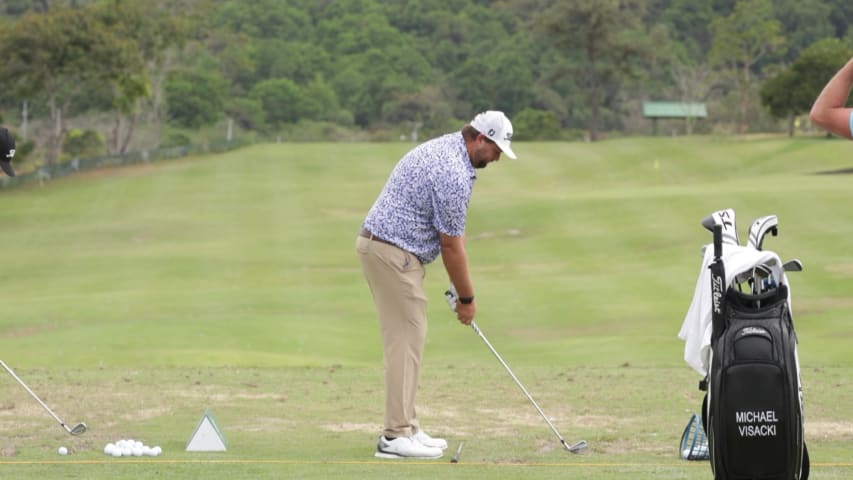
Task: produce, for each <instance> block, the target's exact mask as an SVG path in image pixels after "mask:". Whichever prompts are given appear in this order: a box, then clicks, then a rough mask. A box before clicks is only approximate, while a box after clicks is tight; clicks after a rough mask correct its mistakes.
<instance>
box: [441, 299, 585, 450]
mask: <svg viewBox="0 0 853 480" xmlns="http://www.w3.org/2000/svg"><path fill="white" fill-rule="evenodd" d="M458 298H459V294H457V293H456V287H455V286H454V285H453V284H452V283H451V284H450V287H448V289H447V291H445V292H444V300H445V301H446V302H447V306H448V307H450V309H451V310H453V311H454V312H455V311H456V300H457V299H458ZM471 328H472V329H473V330H474V332H475V333H476V334H477V336H478V337H480V338H481V339H482V340H483V343H485V344H486V346H487V347H489V350H491V351H492V354H494V356H495V358H497V359H498V361H499V362H501V365H503V366H504V368H505V369H506V371H507V373H509V376H510V377H512V379H513V380H515V384H516V385H518V388H520V389H521V391H522V392H524V394H525V395H526V396H527V399H528V400H530V403H532V404H533V406H534V407H536V411H538V412H539V415H542V418H544V419H545V422H546V423H547V424H548V426H549V427H551V430H552V431H553V432H554V434H555V435H557V438H559V439H560V443H562V444H563V447H565V449H566V450H568V451H570V452H572V453H580V452H583V451H584V450H586V449H587V447H588V446H589V445H588V444H587V442H586V440H581V441H579V442H576V443H574V444H572V445H569V444H568V443H566V441H565V440H564V439H563V436H562V435H560V432H558V431H557V428H556V427H554V424H553V423H551V420H548V417H547V416H545V412H543V411H542V409H541V408H539V404H537V403H536V400H533V397H532V396H531V395H530V393H529V392H528V391H527V389H526V388H524V385H522V384H521V381H519V380H518V377H516V376H515V374H514V373H512V370H511V369H510V368H509V365H507V364H506V362H504V359H503V358H501V356H500V355H499V354H498V351H497V350H495V347H493V346H492V344H491V343H489V340H488V339H487V338H486V336H485V335H483V332H482V331H480V328H479V327H477V324H476V323H475V322H473V321H472V322H471ZM459 448H460V449H461V448H462V447H461V445H460V447H459Z"/></svg>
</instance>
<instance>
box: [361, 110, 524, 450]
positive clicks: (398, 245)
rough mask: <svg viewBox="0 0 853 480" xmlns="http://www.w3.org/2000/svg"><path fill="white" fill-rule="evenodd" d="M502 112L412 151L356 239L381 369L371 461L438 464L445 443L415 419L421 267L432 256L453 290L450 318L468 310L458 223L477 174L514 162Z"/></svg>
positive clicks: (421, 335)
mask: <svg viewBox="0 0 853 480" xmlns="http://www.w3.org/2000/svg"><path fill="white" fill-rule="evenodd" d="M511 139H512V124H511V123H510V121H509V119H508V118H507V117H506V115H504V114H503V112H499V111H495V110H490V111H487V112H483V113H480V114H478V115H477V116H476V117H474V119H473V120H472V121H471V123H470V124H468V125H465V126H464V127H462V129H461V131H457V132H453V133H448V134H446V135H443V136H440V137H437V138H434V139H432V140H429V141H427V142H425V143H422V144H420V145H418V146H416V147H415V148H414V149H412V150H411V151H409V152H408V153H406V154H405V155H404V156H403V158H401V159H400V161H399V162H398V163H397V165H396V167H394V169H393V171H392V172H391V175H390V176H389V178H388V180H387V182H386V183H385V187H384V188H383V189H382V192H381V193H380V194H379V197H378V198H377V199H376V202H375V203H374V204H373V207H372V208H371V209H370V211H369V212H368V214H367V218H365V220H364V223H363V224H362V227H361V231H360V232H359V234H358V236H357V237H356V244H355V248H356V252H357V254H358V258H359V261H360V263H361V269H362V272H363V273H364V277H365V279H366V280H367V284H368V286H369V287H370V292H371V294H372V295H373V302H374V305H375V307H376V311H377V313H378V316H379V326H380V331H381V335H382V347H383V353H384V362H383V363H384V368H385V429H384V431H383V432H382V435H381V436H380V437H379V442H378V444H377V446H376V453H375V456H376V457H379V458H408V457H417V458H439V457H441V456H442V454H443V450H444V449H446V448H447V442H446V441H445V440H443V439H441V438H433V437H431V436H430V435H428V434H427V433H426V432H425V431H423V429H421V428H420V425H419V423H418V419H417V417H416V414H415V394H416V392H417V389H418V379H419V374H420V367H421V359H422V354H423V347H424V342H425V340H426V333H427V318H426V306H427V298H426V295H425V294H424V290H423V283H424V282H423V281H424V275H425V269H424V265H426V264H428V263H430V262H432V261H434V260H435V259H436V258H437V257H438V256H439V254H440V255H441V258H442V261H443V263H444V268H445V269H446V270H447V275H448V276H449V277H450V282H451V283H452V284H453V285H454V286H455V288H456V291H457V293H458V296H459V297H458V300H457V303H456V317H457V319H458V320H459V321H460V322H461V323H463V324H465V325H470V324H471V322H472V321H473V320H474V315H475V313H476V311H477V304H476V303H475V302H474V285H473V283H472V282H471V276H470V274H469V269H468V257H467V255H466V253H465V221H466V218H467V213H468V203H469V200H470V198H471V191H472V188H473V187H474V180H476V178H477V169H482V168H485V167H486V166H487V165H489V164H490V163H492V162H496V161H498V160H499V159H500V156H501V153H505V154H506V155H507V156H509V157H510V158H516V156H515V153H514V152H513V151H512V149H511V148H510V141H511Z"/></svg>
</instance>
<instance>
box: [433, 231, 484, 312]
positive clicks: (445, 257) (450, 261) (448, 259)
mask: <svg viewBox="0 0 853 480" xmlns="http://www.w3.org/2000/svg"><path fill="white" fill-rule="evenodd" d="M439 241H440V243H441V260H442V261H443V262H444V268H445V269H446V270H447V276H448V277H450V282H451V283H453V285H454V286H455V287H456V293H457V294H458V295H459V296H460V297H473V296H474V285H473V283H472V282H471V275H470V273H469V272H468V254H467V253H465V236H464V235H463V236H460V237H451V236H450V235H445V234H443V233H439ZM476 312H477V304H476V301H475V302H471V303H470V304H468V305H465V304H462V303H459V302H457V303H456V318H457V319H458V320H459V321H460V322H462V323H464V324H465V325H470V324H471V322H472V321H473V320H474V314H475V313H476Z"/></svg>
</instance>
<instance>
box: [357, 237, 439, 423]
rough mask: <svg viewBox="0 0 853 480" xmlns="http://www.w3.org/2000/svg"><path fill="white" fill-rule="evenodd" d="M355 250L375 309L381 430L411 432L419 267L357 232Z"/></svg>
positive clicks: (422, 316)
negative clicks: (382, 403)
mask: <svg viewBox="0 0 853 480" xmlns="http://www.w3.org/2000/svg"><path fill="white" fill-rule="evenodd" d="M355 250H356V253H357V254H358V258H359V261H360V262H361V270H362V272H364V277H365V278H366V279H367V285H368V286H369V287H370V292H371V293H372V294H373V303H374V304H375V305H376V311H377V313H378V314H379V326H380V330H381V332H382V348H383V352H384V366H385V431H384V435H385V436H388V437H403V436H411V435H413V434H415V433H417V431H418V429H419V428H420V427H419V426H418V420H417V418H416V415H415V394H416V393H417V389H418V378H419V376H420V368H421V357H422V354H423V349H424V341H425V339H426V333H427V319H426V305H427V299H426V295H424V288H423V284H424V274H425V270H424V266H423V265H422V264H421V262H420V260H418V258H417V257H416V256H414V255H412V254H411V253H409V252H406V251H405V250H401V249H399V248H397V247H395V246H393V245H388V244H386V243H382V242H378V241H376V240H368V239H367V238H364V237H361V236H359V237H357V238H356V242H355Z"/></svg>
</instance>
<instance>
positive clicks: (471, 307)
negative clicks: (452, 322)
mask: <svg viewBox="0 0 853 480" xmlns="http://www.w3.org/2000/svg"><path fill="white" fill-rule="evenodd" d="M475 313H477V303H476V301H474V302H471V303H469V304H467V305H466V304H464V303H459V302H458V301H457V302H456V318H457V319H458V320H459V321H460V322H461V323H463V324H465V325H471V322H473V321H474V314H475Z"/></svg>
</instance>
